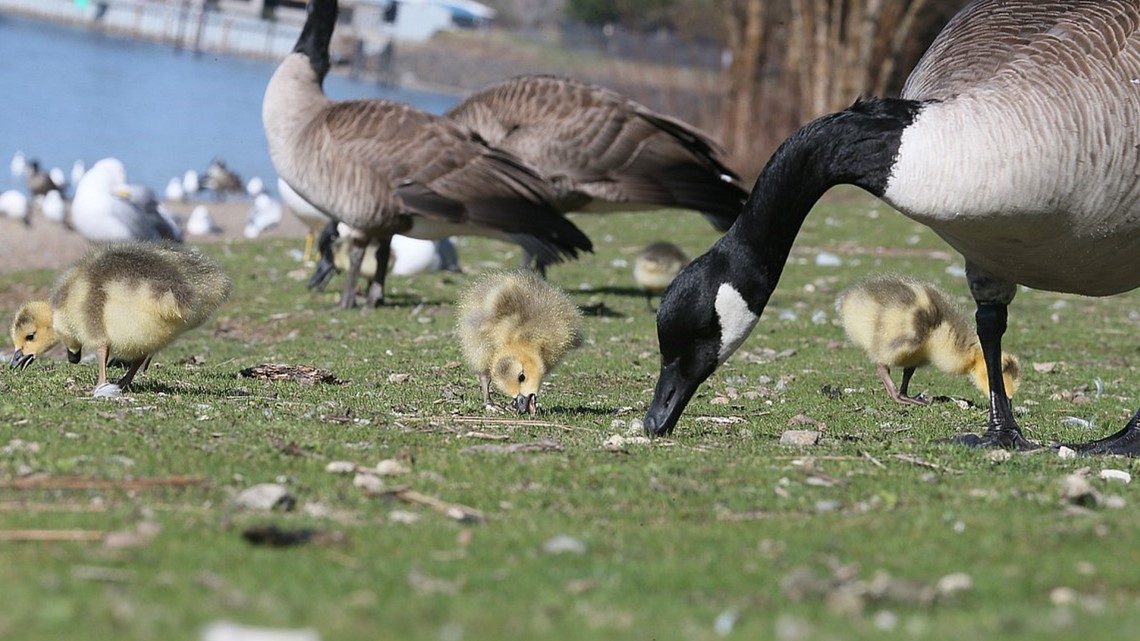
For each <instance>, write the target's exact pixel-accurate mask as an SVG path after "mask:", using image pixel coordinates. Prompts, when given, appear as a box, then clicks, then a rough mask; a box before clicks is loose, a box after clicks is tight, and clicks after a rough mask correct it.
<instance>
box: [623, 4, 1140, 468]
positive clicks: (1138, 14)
mask: <svg viewBox="0 0 1140 641" xmlns="http://www.w3.org/2000/svg"><path fill="white" fill-rule="evenodd" d="M1137 78H1140V4H1138V3H1136V2H1106V1H1093V0H1074V1H1072V2H1038V1H1036V0H1032V1H1031V0H976V1H975V2H972V3H971V4H969V5H968V6H967V7H965V8H964V9H963V10H962V11H961V12H960V13H958V15H957V16H956V17H954V18H953V19H952V20H951V21H950V22H949V23H948V24H947V25H946V27H945V28H944V29H943V31H942V32H941V33H940V34H939V36H938V37H937V38H936V39H935V41H934V43H933V44H932V45H931V46H930V49H929V50H928V51H927V52H926V54H925V55H924V56H923V58H922V60H921V61H920V62H919V63H918V66H917V67H916V68H915V69H914V71H912V72H911V74H910V76H909V78H908V80H907V82H906V85H905V86H904V88H903V91H902V95H901V97H900V98H873V99H868V100H861V101H859V102H857V103H855V104H854V105H852V106H851V107H849V108H847V109H844V110H843V111H840V112H837V113H834V114H830V115H827V116H823V117H821V118H819V119H817V120H815V121H813V122H811V123H809V124H807V125H805V126H804V127H803V128H801V129H800V130H799V131H798V132H796V133H795V134H793V135H792V136H791V137H790V138H788V139H787V140H786V141H785V142H784V143H783V144H782V145H781V146H780V148H779V149H778V150H777V151H776V152H775V154H774V155H773V156H772V157H771V159H770V160H769V161H768V163H767V165H766V167H765V168H764V170H763V171H762V172H761V173H760V176H759V177H758V178H757V180H756V184H755V187H754V188H753V190H752V194H751V196H750V197H749V199H748V202H747V203H746V204H745V207H744V211H743V212H742V213H741V215H740V218H739V219H737V221H736V223H735V224H734V225H733V227H732V229H731V230H729V232H728V233H727V234H725V235H724V236H723V237H722V238H721V239H720V240H719V241H717V243H716V244H714V245H713V247H712V248H711V249H710V250H709V251H708V252H707V253H705V254H704V255H703V256H700V257H698V258H697V259H695V260H694V261H693V262H692V263H691V264H690V265H689V266H688V267H687V268H685V270H683V271H682V272H681V273H680V274H679V275H678V276H677V279H676V280H675V281H674V282H673V285H672V286H670V288H669V289H668V290H667V291H666V292H665V295H664V296H663V298H662V301H661V304H660V306H659V308H658V310H657V335H658V342H659V344H660V349H661V368H660V374H659V376H658V380H657V385H656V388H655V390H654V395H653V399H652V402H651V403H650V405H649V408H648V411H647V412H646V417H645V428H646V430H647V431H648V432H649V433H651V434H666V433H668V432H670V431H672V430H673V428H674V426H675V425H676V424H677V421H678V419H679V418H680V417H681V415H682V413H683V411H684V409H685V407H686V405H687V404H688V403H689V401H690V399H692V397H693V394H694V393H695V392H696V390H697V388H698V387H699V385H700V384H701V383H702V382H703V381H704V380H705V379H707V378H708V377H709V376H710V375H711V374H712V373H713V371H715V370H716V368H717V367H718V366H720V364H722V363H723V362H724V361H725V360H726V359H728V357H729V356H731V355H732V353H733V352H734V351H735V350H736V349H737V348H738V347H739V346H740V345H741V344H742V343H743V342H744V340H745V339H746V338H747V337H748V335H749V333H750V332H751V331H752V329H753V327H755V325H756V322H757V321H758V320H759V318H760V315H761V314H762V313H763V311H764V308H765V306H766V305H767V304H768V300H769V298H770V297H771V295H772V292H773V290H774V289H775V288H776V284H777V282H778V281H779V278H780V274H781V272H782V271H783V269H784V266H785V264H786V262H787V260H788V254H789V252H790V251H791V247H792V243H793V242H794V240H795V237H796V235H797V233H798V232H799V229H800V226H801V225H802V223H803V221H804V218H805V217H806V216H807V214H808V212H809V211H810V210H811V208H812V206H813V205H814V204H815V203H816V201H817V200H818V199H819V198H820V196H822V195H823V193H824V192H826V191H827V190H828V189H830V188H831V187H832V186H834V185H837V184H854V185H857V186H859V187H861V188H863V189H865V190H866V191H868V192H869V193H871V194H873V195H875V196H877V197H880V198H882V199H883V200H884V201H886V202H887V203H889V204H890V205H892V206H893V207H894V208H895V209H897V210H898V211H900V212H901V213H903V214H904V215H906V216H908V217H910V218H912V219H914V220H915V221H917V222H920V223H922V224H924V225H926V226H928V227H930V228H931V229H932V230H934V231H935V232H936V233H937V234H938V235H939V236H941V237H942V238H943V239H944V240H945V241H946V242H948V243H949V244H950V245H951V246H952V247H953V248H954V249H956V250H957V251H958V252H960V253H961V254H962V256H964V257H965V259H966V276H967V281H968V283H969V287H970V293H971V294H972V295H973V298H974V302H975V304H976V313H975V321H976V325H977V333H978V338H979V340H980V342H981V345H982V353H983V355H984V357H985V361H986V365H987V372H988V374H987V376H988V377H989V386H990V398H989V406H990V408H989V420H988V424H987V426H986V429H985V431H984V433H982V434H981V435H968V436H965V437H962V438H959V439H957V440H959V441H960V442H962V443H963V444H966V445H970V446H986V447H992V446H996V447H1004V448H1015V449H1032V448H1035V447H1037V445H1036V444H1034V443H1031V442H1030V441H1028V440H1027V439H1026V438H1025V437H1024V436H1023V435H1022V432H1021V428H1020V426H1019V425H1018V422H1017V420H1016V418H1015V417H1014V415H1013V411H1012V407H1011V405H1010V401H1009V397H1008V395H1007V394H1006V390H1005V383H1004V381H1003V380H1002V373H1001V372H1002V368H1001V355H1002V336H1003V334H1004V333H1005V330H1006V322H1007V316H1008V307H1009V304H1010V303H1011V302H1012V301H1013V298H1014V295H1015V294H1016V292H1017V287H1018V285H1024V286H1027V287H1033V288H1037V289H1045V290H1050V291H1058V292H1070V293H1075V294H1082V295H1088V296H1109V295H1112V294H1116V293H1120V292H1125V291H1129V290H1132V289H1135V288H1136V287H1140V269H1137V268H1136V265H1137V256H1140V155H1138V154H1137V153H1136V148H1137V137H1136V123H1137V122H1140V91H1138V90H1137V85H1136V82H1135V79H1137ZM1070 447H1073V448H1074V449H1076V450H1077V451H1079V452H1082V453H1087V454H1105V453H1114V454H1126V455H1137V454H1140V411H1138V412H1137V413H1136V414H1134V415H1133V417H1132V418H1131V420H1129V421H1128V423H1127V424H1126V425H1125V426H1124V427H1123V428H1122V429H1121V430H1120V431H1118V432H1116V433H1115V434H1112V435H1110V436H1108V437H1106V438H1103V439H1099V440H1095V441H1092V442H1089V443H1081V444H1074V445H1071V446H1070Z"/></svg>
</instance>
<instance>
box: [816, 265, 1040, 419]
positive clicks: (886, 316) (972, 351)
mask: <svg viewBox="0 0 1140 641" xmlns="http://www.w3.org/2000/svg"><path fill="white" fill-rule="evenodd" d="M835 308H836V310H837V311H838V312H839V316H840V318H841V319H842V321H843V328H844V329H845V330H846V331H847V336H848V337H849V338H850V339H851V341H852V342H854V343H855V344H856V345H858V346H859V347H862V348H863V349H864V350H866V352H867V354H868V355H869V356H870V357H871V360H872V361H874V362H875V366H876V367H875V371H876V372H877V373H878V375H879V378H880V379H882V381H883V385H885V386H886V388H887V393H888V394H890V397H891V398H892V399H894V400H895V401H896V402H898V403H910V404H915V405H929V404H930V401H929V400H923V399H921V398H919V397H918V396H913V397H912V396H908V395H907V387H908V385H909V384H910V378H911V376H913V375H914V370H915V369H916V368H919V367H922V366H923V365H927V364H933V365H934V366H935V367H937V368H938V369H940V370H942V371H944V372H947V373H950V374H972V376H973V380H974V384H975V385H977V386H978V389H979V390H981V391H982V393H983V394H985V395H987V396H989V393H990V386H989V382H988V379H987V377H986V363H985V360H984V359H983V358H982V347H981V344H980V343H979V342H978V336H977V333H976V332H975V331H974V328H973V327H972V326H971V325H970V323H969V322H968V321H967V319H966V317H965V316H964V315H963V314H962V312H961V311H960V310H959V309H958V308H957V306H955V305H954V303H953V302H951V300H950V299H949V298H948V297H947V296H946V294H944V293H943V292H941V291H939V290H938V289H937V288H936V287H934V286H933V285H931V284H929V283H923V282H919V281H915V280H910V279H907V278H900V277H893V276H880V277H875V278H870V279H867V280H865V281H863V282H861V283H859V284H857V285H854V286H852V287H850V288H848V289H847V290H845V291H843V292H842V293H840V294H839V297H838V298H837V299H836V302H835ZM891 367H901V368H903V376H902V385H900V386H899V387H898V388H897V389H896V388H895V384H894V381H892V380H891V373H890V368H891ZM1002 375H1003V377H1004V379H1005V389H1006V390H1007V391H1008V392H1009V395H1010V396H1011V397H1012V396H1013V394H1014V392H1015V391H1016V390H1017V385H1018V383H1019V382H1020V380H1021V365H1020V363H1019V362H1018V360H1017V357H1015V356H1014V355H1012V354H1002Z"/></svg>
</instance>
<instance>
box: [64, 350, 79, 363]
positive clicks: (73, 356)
mask: <svg viewBox="0 0 1140 641" xmlns="http://www.w3.org/2000/svg"><path fill="white" fill-rule="evenodd" d="M82 358H83V352H81V351H79V350H76V351H74V352H73V351H71V350H70V349H69V350H67V362H68V363H71V364H72V365H75V364H77V363H79V361H80V360H81V359H82Z"/></svg>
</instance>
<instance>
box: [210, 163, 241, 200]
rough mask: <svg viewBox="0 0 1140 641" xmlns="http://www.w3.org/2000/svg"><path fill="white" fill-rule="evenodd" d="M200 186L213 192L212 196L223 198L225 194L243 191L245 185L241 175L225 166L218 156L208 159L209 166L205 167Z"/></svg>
mask: <svg viewBox="0 0 1140 641" xmlns="http://www.w3.org/2000/svg"><path fill="white" fill-rule="evenodd" d="M202 186H203V187H205V188H206V189H208V190H209V191H212V192H214V198H218V199H221V198H224V197H225V195H226V194H230V193H236V194H242V193H245V185H243V184H242V180H241V176H239V175H238V174H237V172H235V171H233V170H232V169H230V168H229V167H227V166H226V163H225V162H224V161H223V160H222V159H220V158H215V159H213V160H212V161H210V166H209V167H207V168H206V178H205V180H203V181H202Z"/></svg>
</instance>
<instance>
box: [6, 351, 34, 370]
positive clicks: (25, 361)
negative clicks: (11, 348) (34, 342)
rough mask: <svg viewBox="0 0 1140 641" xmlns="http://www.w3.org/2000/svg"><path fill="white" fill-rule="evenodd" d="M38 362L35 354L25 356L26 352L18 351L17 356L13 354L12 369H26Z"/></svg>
mask: <svg viewBox="0 0 1140 641" xmlns="http://www.w3.org/2000/svg"><path fill="white" fill-rule="evenodd" d="M34 360H36V355H35V354H25V353H24V350H22V349H18V350H16V353H15V354H12V369H24V368H25V367H27V366H28V365H31V364H32V361H34Z"/></svg>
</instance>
